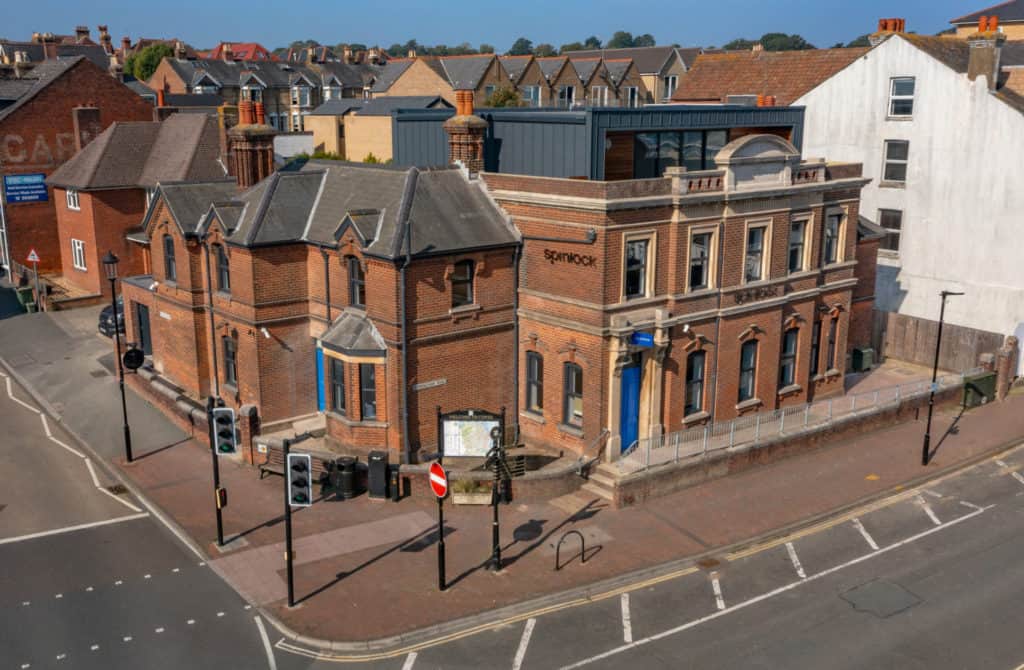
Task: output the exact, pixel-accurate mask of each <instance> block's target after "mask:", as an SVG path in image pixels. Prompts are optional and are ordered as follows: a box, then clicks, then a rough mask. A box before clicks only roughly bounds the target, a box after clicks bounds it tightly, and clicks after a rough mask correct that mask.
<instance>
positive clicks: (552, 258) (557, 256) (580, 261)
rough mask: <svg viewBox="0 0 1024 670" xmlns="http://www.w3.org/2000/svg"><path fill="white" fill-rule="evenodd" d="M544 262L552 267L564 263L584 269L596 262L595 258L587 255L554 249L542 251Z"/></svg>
mask: <svg viewBox="0 0 1024 670" xmlns="http://www.w3.org/2000/svg"><path fill="white" fill-rule="evenodd" d="M544 260H546V261H547V262H548V263H551V264H552V265H554V264H555V263H565V264H566V265H579V266H582V267H585V268H589V267H591V266H593V265H594V263H596V262H597V256H588V255H587V254H575V253H572V252H571V251H555V250H554V249H545V250H544Z"/></svg>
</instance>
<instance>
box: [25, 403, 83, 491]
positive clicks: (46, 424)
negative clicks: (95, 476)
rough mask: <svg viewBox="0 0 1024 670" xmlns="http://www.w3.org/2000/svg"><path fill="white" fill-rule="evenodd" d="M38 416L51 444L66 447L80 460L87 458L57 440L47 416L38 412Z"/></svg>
mask: <svg viewBox="0 0 1024 670" xmlns="http://www.w3.org/2000/svg"><path fill="white" fill-rule="evenodd" d="M37 414H39V420H40V421H42V422H43V430H45V431H46V437H47V438H48V439H49V440H50V442H53V443H54V444H56V445H59V446H61V447H64V448H65V449H67V450H68V451H70V452H71V453H72V454H74V455H75V456H78V457H79V458H85V454H83V453H82V452H80V451H79V450H78V449H75V448H74V447H70V446H68V445H66V444H64V443H63V442H61V441H60V440H58V439H57V438H55V437H54V436H53V432H52V431H51V430H50V422H49V421H48V420H47V418H46V415H45V414H43V413H41V412H37ZM97 486H98V484H97Z"/></svg>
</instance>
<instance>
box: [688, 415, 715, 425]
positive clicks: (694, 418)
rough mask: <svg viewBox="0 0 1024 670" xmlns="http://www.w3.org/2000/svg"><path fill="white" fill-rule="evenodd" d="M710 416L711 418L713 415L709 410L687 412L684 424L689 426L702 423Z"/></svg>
mask: <svg viewBox="0 0 1024 670" xmlns="http://www.w3.org/2000/svg"><path fill="white" fill-rule="evenodd" d="M709 418H711V415H710V414H708V413H707V412H694V413H693V414H687V415H686V416H684V417H683V425H684V426H689V425H692V424H695V423H700V422H701V421H707V420H708V419H709Z"/></svg>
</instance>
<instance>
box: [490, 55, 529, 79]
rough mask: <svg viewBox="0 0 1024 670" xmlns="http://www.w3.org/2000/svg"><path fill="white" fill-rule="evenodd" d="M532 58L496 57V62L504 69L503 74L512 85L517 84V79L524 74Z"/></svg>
mask: <svg viewBox="0 0 1024 670" xmlns="http://www.w3.org/2000/svg"><path fill="white" fill-rule="evenodd" d="M531 58H533V56H529V55H527V56H498V62H499V63H501V66H502V67H503V68H505V74H507V75H508V78H509V79H511V80H512V82H513V83H519V78H520V77H522V76H523V73H524V72H526V68H527V67H529V65H530V59H531Z"/></svg>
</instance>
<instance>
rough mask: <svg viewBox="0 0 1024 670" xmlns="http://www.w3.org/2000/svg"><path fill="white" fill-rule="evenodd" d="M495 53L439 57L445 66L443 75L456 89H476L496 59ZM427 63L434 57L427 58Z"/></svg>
mask: <svg viewBox="0 0 1024 670" xmlns="http://www.w3.org/2000/svg"><path fill="white" fill-rule="evenodd" d="M494 59H495V55H494V54H481V55H478V56H477V55H474V56H443V57H441V58H438V59H437V60H438V62H440V64H441V67H442V68H443V71H444V74H443V76H444V77H445V79H447V80H448V82H449V83H450V84H451V85H452V88H453V89H455V90H456V91H459V90H464V91H466V90H470V91H471V90H474V89H476V87H477V86H479V85H480V80H481V79H483V77H484V75H485V74H487V68H489V67H490V66H491V63H492V62H493V61H494ZM424 60H426V61H427V64H428V65H429V64H430V61H431V60H433V58H429V57H428V58H425V59H424Z"/></svg>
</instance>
